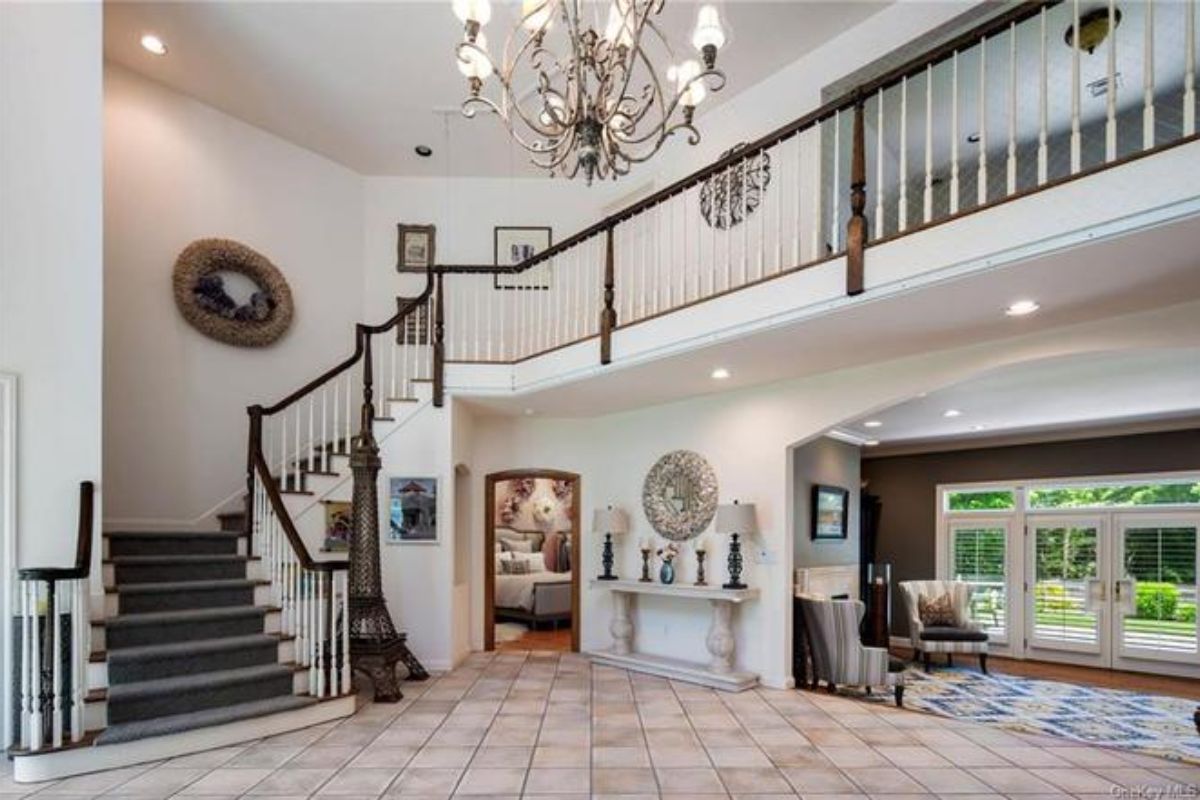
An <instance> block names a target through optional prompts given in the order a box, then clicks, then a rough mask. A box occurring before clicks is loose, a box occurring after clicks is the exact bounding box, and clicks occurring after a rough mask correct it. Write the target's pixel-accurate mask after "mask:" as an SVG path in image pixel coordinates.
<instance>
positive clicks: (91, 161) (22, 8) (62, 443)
mask: <svg viewBox="0 0 1200 800" xmlns="http://www.w3.org/2000/svg"><path fill="white" fill-rule="evenodd" d="M101 33H102V24H101V7H100V5H99V4H98V3H73V4H66V3H0V372H12V373H15V374H16V375H17V376H18V381H19V385H18V392H19V398H18V408H19V423H18V424H19V430H18V432H17V433H18V455H17V484H18V488H17V493H18V494H17V530H18V532H19V541H18V561H19V563H20V565H22V566H56V565H62V566H66V565H67V564H69V563H70V561H71V558H72V556H73V553H74V547H75V531H76V515H77V513H78V512H77V505H78V504H77V498H78V494H79V482H80V481H83V480H94V481H97V488H98V490H99V491H98V492H97V502H98V503H99V501H100V499H101V498H106V497H107V492H106V491H105V489H106V488H107V487H106V484H105V483H104V482H103V481H101V438H100V437H101V433H100V432H101V341H102V339H103V329H102V321H101V316H102V302H103V301H102V296H103V294H104V288H103V280H102V278H103V275H102V261H101V246H102V239H103V235H102V229H101V193H100V180H101V132H102V131H101V125H102V112H101V91H102V90H101V52H100V46H101ZM97 511H99V508H98V509H97ZM96 551H97V553H98V552H99V548H96Z"/></svg>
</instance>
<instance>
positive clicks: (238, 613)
mask: <svg viewBox="0 0 1200 800" xmlns="http://www.w3.org/2000/svg"><path fill="white" fill-rule="evenodd" d="M266 613H267V610H266V609H265V608H259V607H258V606H227V607H222V608H192V609H187V610H185V611H151V612H148V613H144V614H121V615H120V616H116V617H110V618H109V619H108V620H106V621H105V625H106V626H107V627H109V628H124V627H135V626H139V625H171V624H179V625H187V624H189V623H194V622H208V621H211V620H219V619H238V618H241V617H260V616H263V615H264V614H266Z"/></svg>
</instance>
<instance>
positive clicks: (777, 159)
mask: <svg viewBox="0 0 1200 800" xmlns="http://www.w3.org/2000/svg"><path fill="white" fill-rule="evenodd" d="M773 161H774V164H775V165H776V166H775V169H776V171H777V172H778V176H777V177H776V180H778V181H779V183H780V184H781V186H780V188H781V189H782V188H783V187H782V184H783V182H784V181H783V172H784V158H783V144H780V145H779V146H778V147H776V148H775V155H774V156H773ZM765 191H766V187H765V186H764V187H761V189H760V192H763V193H765ZM697 196H699V193H697ZM784 197H785V195H784V193H783V192H782V191H779V192H775V194H774V195H772V200H771V202H772V203H774V204H775V271H776V272H783V269H784V267H783V199H784ZM697 224H699V223H697ZM699 260H700V259H699V257H697V261H699ZM697 287H699V283H698V282H697ZM697 294H699V292H697Z"/></svg>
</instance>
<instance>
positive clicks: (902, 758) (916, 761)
mask: <svg viewBox="0 0 1200 800" xmlns="http://www.w3.org/2000/svg"><path fill="white" fill-rule="evenodd" d="M875 751H876V752H877V753H879V754H880V755H881V756H883V757H884V758H886V759H887V760H888V761H890V762H892V764H894V765H896V766H897V767H949V766H952V765H951V763H950V762H949V761H947V760H946V759H944V758H942V757H941V756H940V755H938V754H937V753H935V752H934V751H933V750H930V749H929V748H928V747H924V746H922V745H901V746H892V745H879V746H876V747H875Z"/></svg>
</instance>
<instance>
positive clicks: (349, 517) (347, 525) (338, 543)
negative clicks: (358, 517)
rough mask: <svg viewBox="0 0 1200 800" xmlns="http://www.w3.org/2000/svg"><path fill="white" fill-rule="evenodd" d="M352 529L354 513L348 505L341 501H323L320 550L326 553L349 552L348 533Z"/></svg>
mask: <svg viewBox="0 0 1200 800" xmlns="http://www.w3.org/2000/svg"><path fill="white" fill-rule="evenodd" d="M353 528H354V513H353V507H352V506H351V504H350V503H346V502H343V501H341V500H327V501H325V540H324V542H322V544H321V549H322V550H324V551H325V552H327V553H345V552H347V551H349V550H350V531H351V530H353Z"/></svg>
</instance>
